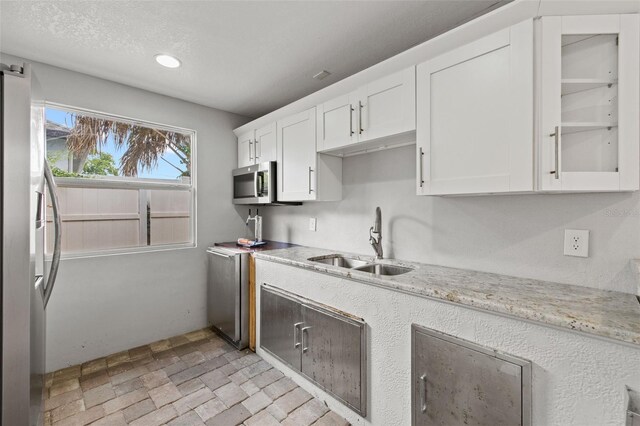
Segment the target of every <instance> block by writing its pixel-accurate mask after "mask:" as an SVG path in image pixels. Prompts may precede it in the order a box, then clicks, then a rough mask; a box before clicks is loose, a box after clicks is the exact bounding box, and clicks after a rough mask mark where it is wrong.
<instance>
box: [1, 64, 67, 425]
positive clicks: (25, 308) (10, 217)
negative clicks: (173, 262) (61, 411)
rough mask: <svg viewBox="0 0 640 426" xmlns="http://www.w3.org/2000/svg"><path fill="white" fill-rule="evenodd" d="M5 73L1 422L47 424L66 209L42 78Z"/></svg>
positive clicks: (25, 68)
mask: <svg viewBox="0 0 640 426" xmlns="http://www.w3.org/2000/svg"><path fill="white" fill-rule="evenodd" d="M0 77H1V83H0V165H1V167H0V179H1V181H0V183H1V185H0V190H1V192H0V203H1V205H0V207H1V208H0V231H1V233H2V246H0V256H1V257H2V264H1V266H0V267H1V270H0V271H1V274H2V282H1V287H2V292H1V301H2V303H0V310H1V314H2V340H1V341H2V350H1V352H0V356H1V357H2V369H1V371H0V377H1V379H2V388H1V389H0V401H1V404H2V416H1V424H2V425H3V426H21V425H40V424H42V422H43V393H42V389H43V384H44V383H43V379H44V373H45V309H46V306H47V303H48V301H49V298H50V297H51V294H52V290H53V285H54V282H55V279H56V274H57V270H58V265H59V260H60V236H61V232H60V217H59V214H58V205H57V198H56V195H55V184H54V182H53V177H52V176H51V171H50V170H49V168H48V165H47V163H46V161H45V133H44V132H45V129H44V120H45V118H44V103H43V102H40V101H38V85H37V82H36V80H35V79H34V78H32V75H31V69H30V66H29V65H28V64H24V65H12V66H6V65H2V64H0ZM46 188H48V191H46ZM45 191H46V193H45ZM45 204H49V205H50V206H51V207H52V211H53V212H54V214H53V225H54V232H53V235H54V244H53V247H54V251H53V257H52V261H51V267H50V269H49V270H48V271H45V262H44V245H45V241H44V239H45V233H44V224H45V217H44V215H45Z"/></svg>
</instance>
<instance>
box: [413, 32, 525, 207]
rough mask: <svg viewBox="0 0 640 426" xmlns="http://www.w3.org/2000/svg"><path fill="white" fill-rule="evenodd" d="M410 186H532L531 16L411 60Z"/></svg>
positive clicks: (474, 189)
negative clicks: (413, 169)
mask: <svg viewBox="0 0 640 426" xmlns="http://www.w3.org/2000/svg"><path fill="white" fill-rule="evenodd" d="M417 74H418V77H417V82H418V84H417V85H418V87H417V97H418V100H417V130H416V138H417V173H416V175H417V192H418V194H419V195H449V194H482V193H499V192H525V191H533V190H534V179H533V176H534V173H533V171H534V170H533V143H534V139H533V105H534V104H533V22H532V21H531V20H529V21H524V22H522V23H520V24H517V25H515V26H513V27H510V28H507V29H505V30H502V31H500V32H497V33H495V34H492V35H489V36H487V37H484V38H482V39H479V40H477V41H474V42H472V43H470V44H467V45H465V46H462V47H460V48H458V49H455V50H453V51H450V52H447V53H445V54H443V55H441V56H438V57H436V58H434V59H432V60H429V61H427V62H425V63H423V64H420V65H419V66H418V71H417Z"/></svg>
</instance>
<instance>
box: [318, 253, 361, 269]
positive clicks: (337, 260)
mask: <svg viewBox="0 0 640 426" xmlns="http://www.w3.org/2000/svg"><path fill="white" fill-rule="evenodd" d="M308 260H310V261H312V262H318V263H324V264H325V265H332V266H340V267H342V268H358V267H362V266H366V265H368V264H369V263H370V261H366V260H360V259H356V258H353V257H344V256H341V255H339V254H336V255H331V256H318V257H310V258H309V259H308Z"/></svg>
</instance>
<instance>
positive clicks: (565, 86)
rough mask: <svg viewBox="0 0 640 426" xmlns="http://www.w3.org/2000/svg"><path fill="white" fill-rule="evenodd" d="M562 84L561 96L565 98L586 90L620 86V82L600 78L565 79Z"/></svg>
mask: <svg viewBox="0 0 640 426" xmlns="http://www.w3.org/2000/svg"><path fill="white" fill-rule="evenodd" d="M561 83H562V88H561V95H562V96H565V95H571V94H573V93H578V92H584V91H585V90H591V89H597V88H598V87H611V86H613V85H614V84H618V81H617V80H607V79H598V78H563V79H562V81H561Z"/></svg>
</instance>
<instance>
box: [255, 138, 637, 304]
mask: <svg viewBox="0 0 640 426" xmlns="http://www.w3.org/2000/svg"><path fill="white" fill-rule="evenodd" d="M342 167H343V200H342V201H340V202H330V203H326V202H325V203H306V204H304V205H303V206H296V207H269V208H268V209H265V210H264V212H263V214H264V222H263V226H264V231H263V233H264V235H265V237H266V238H269V239H274V240H281V241H290V242H293V243H297V244H302V245H308V246H314V247H321V248H327V249H335V250H344V251H352V252H355V253H361V254H371V255H373V253H374V252H373V250H372V248H371V247H370V246H369V243H368V235H369V234H368V232H369V227H370V226H372V225H373V220H374V211H375V208H376V206H380V207H381V208H382V222H383V225H382V233H383V247H384V254H385V257H393V258H396V259H404V260H411V261H417V262H423V263H433V264H438V265H445V266H453V267H459V268H466V269H473V270H480V271H488V272H497V273H502V274H508V275H515V276H520V277H528V278H537V279H543V280H550V281H557V282H562V283H569V284H576V285H584V286H588V287H596V288H601V289H608V290H617V291H624V292H628V293H635V291H636V289H637V286H636V284H635V281H634V279H635V275H634V272H633V270H632V268H631V267H630V259H631V258H634V257H640V194H639V193H637V192H635V193H618V194H570V195H502V196H477V197H456V198H439V197H419V196H417V195H415V146H408V147H403V148H397V149H391V150H387V151H381V152H377V153H372V154H366V155H361V156H357V157H349V158H345V159H344V160H343V166H342ZM261 212H262V210H261ZM309 217H317V218H318V221H317V229H318V230H317V232H311V231H309V230H308V225H309ZM566 228H568V229H589V230H591V239H590V247H589V249H590V257H589V258H586V259H585V258H577V257H567V256H563V240H564V229H566Z"/></svg>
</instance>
